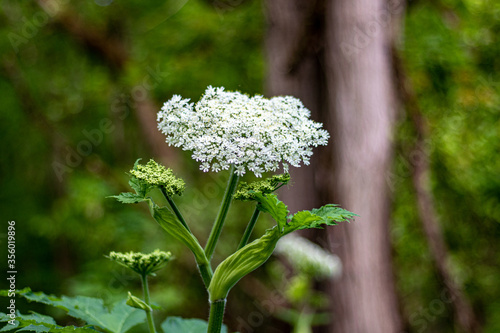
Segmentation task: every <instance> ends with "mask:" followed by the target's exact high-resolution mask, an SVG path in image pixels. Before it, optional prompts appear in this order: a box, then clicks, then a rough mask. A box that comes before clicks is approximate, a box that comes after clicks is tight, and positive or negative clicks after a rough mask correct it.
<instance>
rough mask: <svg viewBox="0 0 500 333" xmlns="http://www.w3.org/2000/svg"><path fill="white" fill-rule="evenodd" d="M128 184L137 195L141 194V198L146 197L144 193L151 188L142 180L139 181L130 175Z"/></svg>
mask: <svg viewBox="0 0 500 333" xmlns="http://www.w3.org/2000/svg"><path fill="white" fill-rule="evenodd" d="M128 184H129V185H130V187H131V188H132V189H133V190H134V191H135V192H136V193H137V195H139V196H141V197H142V198H144V197H146V194H147V193H148V192H149V190H151V186H149V185H148V184H146V183H144V182H141V181H140V180H139V179H137V178H136V177H134V176H130V180H129V181H128Z"/></svg>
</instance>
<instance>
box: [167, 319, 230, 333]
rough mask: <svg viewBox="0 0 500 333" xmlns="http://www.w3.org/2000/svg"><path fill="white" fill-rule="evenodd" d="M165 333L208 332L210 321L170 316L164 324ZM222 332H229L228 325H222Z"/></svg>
mask: <svg viewBox="0 0 500 333" xmlns="http://www.w3.org/2000/svg"><path fill="white" fill-rule="evenodd" d="M161 329H162V330H163V332H164V333H206V332H207V330H208V323H207V322H206V321H204V320H201V319H184V318H181V317H168V318H167V319H166V320H165V321H164V322H163V323H162V324H161ZM221 332H222V333H227V327H226V326H225V325H223V326H222V331H221Z"/></svg>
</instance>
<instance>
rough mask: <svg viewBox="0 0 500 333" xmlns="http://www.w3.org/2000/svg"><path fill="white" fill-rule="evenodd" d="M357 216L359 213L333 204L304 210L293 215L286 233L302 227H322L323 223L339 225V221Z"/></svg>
mask: <svg viewBox="0 0 500 333" xmlns="http://www.w3.org/2000/svg"><path fill="white" fill-rule="evenodd" d="M355 216H358V215H356V214H354V213H351V212H350V211H348V210H345V209H343V208H340V207H338V206H337V205H332V204H328V205H325V206H323V207H321V208H315V209H313V210H311V211H308V210H303V211H300V212H298V213H296V214H295V215H293V217H292V219H291V221H290V223H288V224H287V226H286V227H285V230H284V234H288V233H290V232H292V231H295V230H302V229H311V228H319V229H321V228H322V226H323V225H337V222H345V221H348V220H349V219H351V218H353V217H355Z"/></svg>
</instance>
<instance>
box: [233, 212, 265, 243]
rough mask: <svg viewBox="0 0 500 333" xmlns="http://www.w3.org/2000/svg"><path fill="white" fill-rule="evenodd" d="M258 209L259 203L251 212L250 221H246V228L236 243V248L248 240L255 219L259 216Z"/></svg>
mask: <svg viewBox="0 0 500 333" xmlns="http://www.w3.org/2000/svg"><path fill="white" fill-rule="evenodd" d="M259 214H260V210H259V204H257V206H256V207H255V210H254V212H253V215H252V218H251V219H250V222H248V225H247V228H246V229H245V233H244V234H243V237H242V238H241V242H240V245H238V250H239V249H241V248H242V247H244V246H245V245H247V243H248V240H249V239H250V236H251V235H252V231H253V227H254V226H255V223H256V222H257V219H258V218H259Z"/></svg>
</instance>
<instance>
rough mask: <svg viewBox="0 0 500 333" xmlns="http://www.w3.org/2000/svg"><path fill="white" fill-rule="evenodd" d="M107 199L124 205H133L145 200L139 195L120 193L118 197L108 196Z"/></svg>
mask: <svg viewBox="0 0 500 333" xmlns="http://www.w3.org/2000/svg"><path fill="white" fill-rule="evenodd" d="M109 198H115V199H116V200H118V201H120V202H121V203H125V204H135V203H139V202H143V201H146V200H147V199H145V198H144V197H141V196H140V195H138V194H134V193H131V192H123V193H120V194H119V195H112V196H109Z"/></svg>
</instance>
